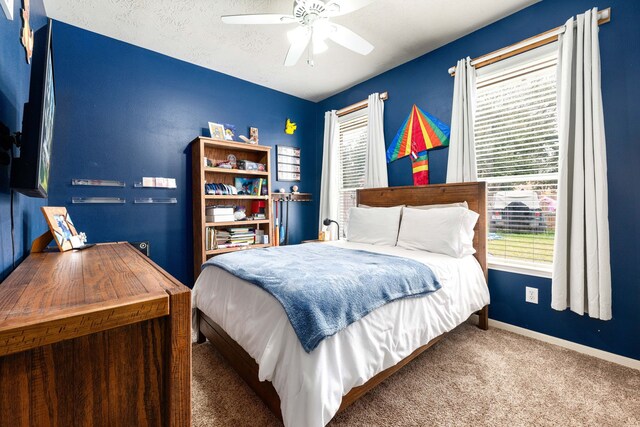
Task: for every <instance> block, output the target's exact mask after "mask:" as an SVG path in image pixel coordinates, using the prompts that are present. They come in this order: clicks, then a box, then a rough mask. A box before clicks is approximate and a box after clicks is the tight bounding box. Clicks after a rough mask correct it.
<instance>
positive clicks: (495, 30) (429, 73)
mask: <svg viewBox="0 0 640 427" xmlns="http://www.w3.org/2000/svg"><path fill="white" fill-rule="evenodd" d="M594 6H597V7H599V8H601V9H604V8H607V7H611V8H612V18H611V22H610V23H608V24H605V25H603V26H601V27H600V45H601V62H602V91H603V100H604V114H605V127H606V136H607V161H608V162H607V163H608V179H609V220H610V234H611V239H610V240H611V268H612V280H613V320H610V321H607V322H603V321H600V320H594V319H591V318H589V317H582V316H578V315H576V314H574V313H571V312H569V311H563V312H557V311H555V310H552V309H551V307H550V304H551V296H550V288H551V281H550V280H549V279H541V278H537V277H529V276H523V275H519V274H511V273H504V272H500V271H490V274H489V288H490V290H491V299H492V301H491V308H490V310H489V313H490V317H491V318H493V319H496V320H500V321H504V322H506V323H510V324H513V325H517V326H521V327H523V328H527V329H531V330H534V331H537V332H541V333H545V334H548V335H552V336H556V337H559V338H563V339H566V340H570V341H574V342H577V343H580V344H584V345H587V346H591V347H595V348H599V349H602V350H605V351H609V352H612V353H616V354H620V355H623V356H627V357H632V358H636V359H640V310H638V307H640V287H639V285H638V279H637V278H638V277H640V255H639V254H638V251H636V250H635V248H636V247H637V246H638V242H639V241H640V227H639V226H638V219H639V218H640V187H638V186H637V185H635V184H636V183H638V182H640V168H638V167H636V166H635V163H634V162H636V161H637V159H640V143H639V142H640V140H639V139H640V120H638V119H637V118H638V117H639V116H640V107H639V106H638V103H637V100H638V99H640V85H638V84H637V82H636V76H637V69H638V66H639V63H640V59H639V58H640V43H637V41H640V27H639V26H638V25H637V21H638V20H639V19H640V2H637V1H626V0H609V1H607V2H605V3H601V4H598V2H595V3H594V2H593V1H592V0H562V1H543V2H540V3H537V4H535V5H533V6H530V7H528V8H526V9H524V10H522V11H520V12H517V13H515V14H513V15H511V16H509V17H506V18H504V19H502V20H500V21H498V22H496V23H494V24H491V25H489V26H487V27H485V28H482V29H480V30H478V31H476V32H474V33H472V34H469V35H467V36H465V37H463V38H461V39H458V40H456V41H454V42H452V43H449V44H447V45H445V46H443V47H441V48H440V49H437V50H435V51H433V52H431V53H428V54H426V55H424V56H421V57H419V58H417V59H415V60H413V61H410V62H408V63H406V64H404V65H401V66H399V67H396V68H394V69H392V70H390V71H387V72H385V73H383V74H381V75H379V76H376V77H374V78H372V79H370V80H367V81H365V82H363V83H361V84H358V85H356V86H355V87H353V88H351V89H348V90H346V91H344V92H341V93H339V94H337V95H335V96H333V97H330V98H328V99H326V100H324V101H322V102H321V103H320V104H319V108H318V113H317V115H316V120H317V121H318V124H319V125H318V128H319V129H321V128H320V125H321V124H322V123H323V121H324V119H323V114H324V112H325V111H328V110H331V109H339V108H342V107H344V106H346V105H349V104H351V103H354V102H357V101H360V100H362V99H365V98H366V97H367V95H369V94H370V93H373V92H383V91H388V92H389V100H388V101H386V103H385V118H384V122H385V123H384V125H385V139H386V140H387V143H391V141H392V140H393V137H394V136H395V134H396V132H397V130H398V128H399V127H400V126H401V124H402V123H403V120H404V119H405V117H406V116H407V115H408V114H409V111H410V108H411V106H412V105H413V104H414V103H415V104H417V105H418V106H419V107H421V108H423V109H424V110H425V111H428V112H429V113H431V114H433V115H435V116H436V117H438V118H439V119H441V120H442V121H444V122H445V123H450V120H451V103H452V95H453V78H451V77H450V76H449V74H448V73H447V70H448V68H449V67H451V66H452V65H455V63H456V61H457V60H458V59H460V58H464V57H466V56H471V57H472V58H473V57H476V56H480V55H482V54H485V53H488V52H491V51H493V50H496V49H499V48H502V47H504V46H507V45H510V44H513V43H516V42H518V41H521V40H523V39H525V38H528V37H531V36H534V35H536V34H539V33H541V32H544V31H547V30H549V29H551V28H554V27H557V26H559V25H562V24H564V22H566V20H567V19H568V18H569V17H570V16H572V15H576V14H579V13H582V12H584V11H586V10H588V9H590V8H592V7H594ZM321 133H322V131H320V135H318V136H317V138H316V141H317V143H318V144H322V134H321ZM447 155H448V149H444V150H437V151H433V152H430V153H429V167H430V174H431V175H430V180H431V183H434V184H435V183H443V182H445V177H446V168H447ZM388 166H389V168H388V173H389V185H391V186H397V185H411V184H412V174H411V163H410V160H409V159H408V158H404V159H400V160H397V161H395V162H393V163H391V164H389V165H388ZM531 285H533V286H535V287H538V288H539V300H540V302H539V304H538V305H533V304H527V303H525V301H524V295H525V293H524V292H525V291H524V288H525V286H531Z"/></svg>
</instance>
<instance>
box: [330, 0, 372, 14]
mask: <svg viewBox="0 0 640 427" xmlns="http://www.w3.org/2000/svg"><path fill="white" fill-rule="evenodd" d="M374 1H375V0H330V1H328V2H327V3H326V5H325V11H324V12H323V14H322V16H326V17H333V16H340V15H346V14H347V13H351V12H355V11H356V10H358V9H362V8H363V7H365V6H368V5H370V4H371V3H373V2H374Z"/></svg>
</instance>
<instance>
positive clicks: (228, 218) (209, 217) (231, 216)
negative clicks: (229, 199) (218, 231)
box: [205, 215, 236, 222]
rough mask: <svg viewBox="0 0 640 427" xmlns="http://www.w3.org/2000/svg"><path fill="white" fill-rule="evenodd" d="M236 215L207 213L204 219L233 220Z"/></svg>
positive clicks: (213, 220) (216, 220)
mask: <svg viewBox="0 0 640 427" xmlns="http://www.w3.org/2000/svg"><path fill="white" fill-rule="evenodd" d="M235 220H236V217H235V216H233V215H207V216H206V217H205V221H207V222H233V221H235Z"/></svg>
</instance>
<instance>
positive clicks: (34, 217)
mask: <svg viewBox="0 0 640 427" xmlns="http://www.w3.org/2000/svg"><path fill="white" fill-rule="evenodd" d="M21 7H22V2H21V1H16V2H15V3H14V18H13V20H12V21H9V20H7V19H6V17H5V15H4V13H2V12H0V121H1V122H3V123H5V124H6V125H7V126H8V127H9V128H10V130H11V131H12V132H16V131H21V130H22V113H23V108H24V104H25V103H26V102H27V101H28V100H29V81H30V79H31V66H30V65H29V64H27V61H26V56H25V50H24V47H23V46H22V44H21V43H20V29H21V27H22V18H21V17H20V16H21V15H20V8H21ZM46 23H47V19H46V17H45V14H44V5H43V3H42V0H33V1H32V2H31V18H30V25H31V27H32V28H33V30H34V31H37V30H39V29H40V28H42V27H44V26H45V25H46ZM33 54H34V55H38V54H39V52H34V53H33ZM9 176H10V167H7V166H0V281H2V280H4V278H5V277H6V276H7V275H8V274H9V273H11V271H13V264H14V254H13V252H14V251H12V248H11V245H12V236H11V234H12V233H11V191H10V190H9ZM45 204H46V200H44V199H34V198H30V197H26V196H24V195H22V194H20V193H14V209H13V214H14V222H15V228H14V236H15V244H14V250H15V264H16V265H18V264H19V263H20V261H21V260H22V259H23V258H24V257H25V255H26V254H27V253H28V251H29V248H30V247H31V242H32V241H33V239H35V238H36V237H38V236H39V235H40V234H42V233H43V232H45V231H46V230H47V224H46V222H45V220H44V217H43V216H42V214H41V213H40V207H41V206H44V205H45Z"/></svg>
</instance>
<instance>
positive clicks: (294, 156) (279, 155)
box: [276, 145, 301, 181]
mask: <svg viewBox="0 0 640 427" xmlns="http://www.w3.org/2000/svg"><path fill="white" fill-rule="evenodd" d="M276 160H277V168H276V169H277V173H278V177H277V179H278V181H300V172H301V167H300V148H299V147H291V146H288V145H277V146H276Z"/></svg>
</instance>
